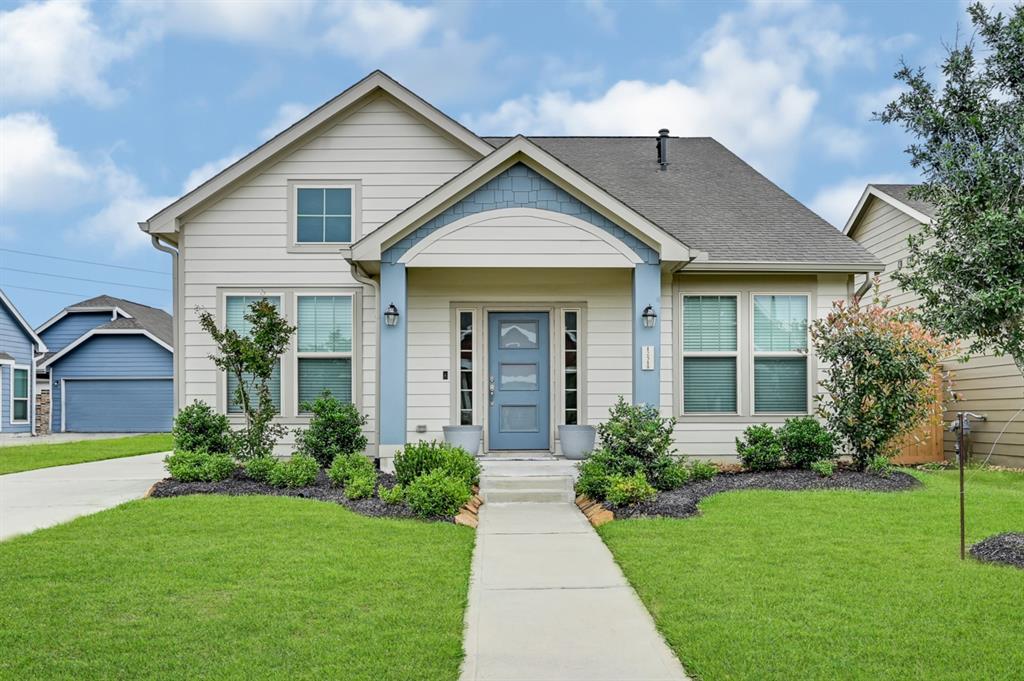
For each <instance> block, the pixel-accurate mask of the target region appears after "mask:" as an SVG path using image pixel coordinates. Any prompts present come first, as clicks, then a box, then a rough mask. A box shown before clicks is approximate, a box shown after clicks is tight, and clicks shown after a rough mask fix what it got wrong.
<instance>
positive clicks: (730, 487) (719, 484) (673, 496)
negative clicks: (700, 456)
mask: <svg viewBox="0 0 1024 681" xmlns="http://www.w3.org/2000/svg"><path fill="white" fill-rule="evenodd" d="M920 484H921V483H920V482H918V480H917V479H916V478H915V477H914V476H912V475H908V474H907V473H903V472H900V471H895V472H893V473H892V474H891V475H890V476H889V477H887V478H885V477H881V476H878V475H872V474H870V473H862V472H860V471H854V470H849V469H844V468H840V469H838V470H837V471H836V472H835V474H834V475H833V476H832V477H829V478H823V477H821V476H820V475H818V474H817V473H815V472H814V471H808V470H802V469H795V468H790V469H782V470H777V471H763V472H735V473H733V472H722V473H719V474H718V475H716V476H715V477H714V478H712V479H711V480H706V481H703V482H693V483H688V484H686V485H683V486H682V487H680V488H679V489H675V490H672V491H670V492H659V493H658V496H657V497H655V498H654V499H652V500H650V501H645V502H641V503H639V504H636V505H634V506H620V507H614V508H612V510H613V511H614V512H615V517H616V518H639V517H652V516H663V517H667V518H688V517H690V516H694V515H697V514H698V513H699V511H698V510H697V504H698V503H700V501H701V499H705V498H707V497H710V496H712V495H713V494H719V493H720V492H731V491H734V490H741V489H769V490H784V491H802V490H816V489H850V490H862V491H866V492H901V491H903V490H908V489H912V488H914V487H917V486H918V485H920Z"/></svg>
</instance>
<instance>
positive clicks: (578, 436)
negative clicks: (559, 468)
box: [558, 426, 597, 460]
mask: <svg viewBox="0 0 1024 681" xmlns="http://www.w3.org/2000/svg"><path fill="white" fill-rule="evenodd" d="M596 438H597V429H596V428H594V426H558V439H559V441H560V442H561V443H562V456H564V457H565V458H567V459H573V460H579V459H585V458H587V455H588V454H590V453H591V452H592V451H594V440H595V439H596Z"/></svg>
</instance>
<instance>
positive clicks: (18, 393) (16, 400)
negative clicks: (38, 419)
mask: <svg viewBox="0 0 1024 681" xmlns="http://www.w3.org/2000/svg"><path fill="white" fill-rule="evenodd" d="M13 376H14V390H13V391H12V398H11V399H12V402H11V421H17V422H27V421H28V399H29V398H28V392H29V391H28V369H17V368H15V369H14V374H13Z"/></svg>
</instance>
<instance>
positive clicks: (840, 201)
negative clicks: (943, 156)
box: [809, 173, 915, 229]
mask: <svg viewBox="0 0 1024 681" xmlns="http://www.w3.org/2000/svg"><path fill="white" fill-rule="evenodd" d="M914 181H915V180H914V178H913V176H912V175H907V174H897V173H883V174H881V175H873V176H870V177H848V178H846V179H845V180H843V181H842V182H839V183H837V184H834V185H832V186H829V187H825V188H824V189H822V190H820V191H819V192H818V193H817V194H815V195H814V198H813V199H811V202H810V204H809V205H810V208H811V210H813V211H814V212H815V213H817V214H818V215H820V216H821V217H823V218H825V219H826V220H828V221H829V222H831V223H832V224H833V225H835V226H836V227H837V228H839V229H842V228H843V226H845V225H846V221H847V220H848V219H849V217H850V213H852V212H853V209H854V207H855V206H856V205H857V201H858V200H860V197H861V194H863V193H864V187H866V186H867V185H868V184H902V183H908V182H914Z"/></svg>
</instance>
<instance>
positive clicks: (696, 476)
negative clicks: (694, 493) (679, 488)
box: [689, 459, 718, 482]
mask: <svg viewBox="0 0 1024 681" xmlns="http://www.w3.org/2000/svg"><path fill="white" fill-rule="evenodd" d="M689 472H690V482H703V481H705V480H711V479H712V478H714V477H715V476H716V475H718V468H717V467H716V466H715V464H713V463H711V462H710V461H704V460H703V459H694V460H693V461H691V462H690V465H689Z"/></svg>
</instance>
